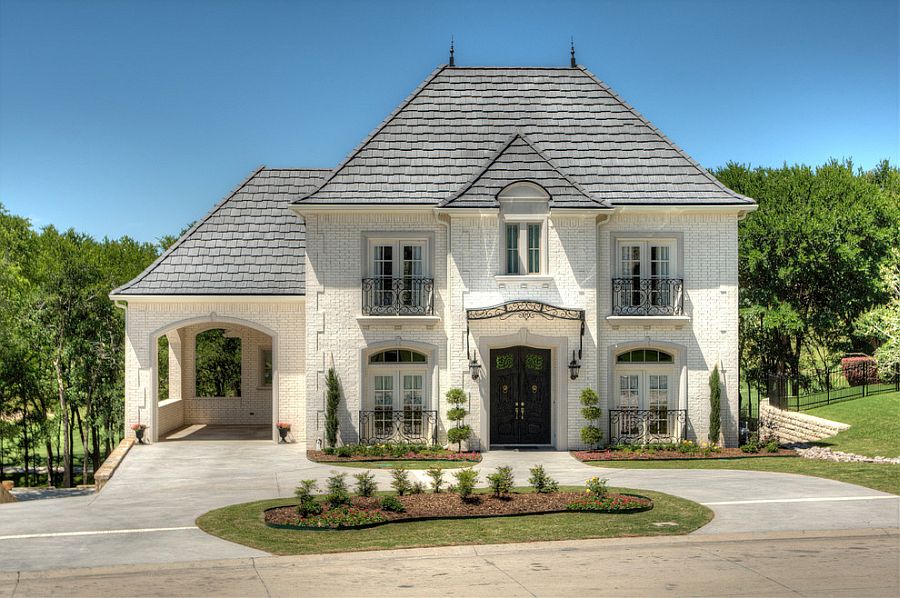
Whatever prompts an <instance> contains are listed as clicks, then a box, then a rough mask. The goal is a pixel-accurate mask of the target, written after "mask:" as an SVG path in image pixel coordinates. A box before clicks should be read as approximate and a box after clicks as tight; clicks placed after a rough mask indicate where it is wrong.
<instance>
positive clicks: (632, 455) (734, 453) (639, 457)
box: [572, 448, 798, 461]
mask: <svg viewBox="0 0 900 598" xmlns="http://www.w3.org/2000/svg"><path fill="white" fill-rule="evenodd" d="M572 456H573V457H575V458H576V459H578V460H579V461H666V460H675V459H678V460H685V459H735V458H742V459H743V458H751V459H752V458H754V457H797V456H798V455H797V453H796V452H795V451H793V450H791V449H785V448H780V449H778V452H775V453H768V452H765V451H762V452H759V453H745V452H744V451H742V450H741V449H739V448H723V449H719V450H718V451H717V452H715V453H710V454H708V455H703V454H699V453H695V454H690V453H679V452H678V451H657V452H655V453H638V452H633V451H613V450H604V451H573V452H572Z"/></svg>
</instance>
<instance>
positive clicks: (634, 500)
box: [566, 494, 653, 513]
mask: <svg viewBox="0 0 900 598" xmlns="http://www.w3.org/2000/svg"><path fill="white" fill-rule="evenodd" d="M651 508H653V501H652V500H650V499H649V498H643V497H640V496H628V495H625V494H614V495H613V496H604V497H597V496H588V497H587V498H579V499H577V500H574V501H572V502H570V503H569V504H567V505H566V510H568V511H589V512H595V513H623V512H625V513H627V512H629V511H646V510H647V509H651Z"/></svg>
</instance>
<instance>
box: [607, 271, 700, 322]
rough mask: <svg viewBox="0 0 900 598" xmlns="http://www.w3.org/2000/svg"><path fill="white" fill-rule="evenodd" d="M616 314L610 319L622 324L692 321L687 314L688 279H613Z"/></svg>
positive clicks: (612, 287)
mask: <svg viewBox="0 0 900 598" xmlns="http://www.w3.org/2000/svg"><path fill="white" fill-rule="evenodd" d="M611 289H612V314H611V315H610V316H607V318H606V319H607V320H608V321H609V322H610V323H611V324H613V326H617V325H620V324H626V325H627V324H652V323H654V322H658V323H669V324H674V325H676V326H682V325H684V324H686V323H687V322H689V321H690V318H689V317H688V316H687V315H686V314H685V313H684V280H682V279H681V278H638V277H631V278H613V279H612V285H611Z"/></svg>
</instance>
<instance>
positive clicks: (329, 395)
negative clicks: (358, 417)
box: [325, 368, 341, 446]
mask: <svg viewBox="0 0 900 598" xmlns="http://www.w3.org/2000/svg"><path fill="white" fill-rule="evenodd" d="M325 386H326V388H327V392H326V394H325V443H326V444H327V445H328V446H335V445H336V444H337V437H338V414H337V410H338V406H339V405H340V404H341V385H340V383H339V382H338V377H337V373H335V371H334V368H328V375H327V376H326V377H325Z"/></svg>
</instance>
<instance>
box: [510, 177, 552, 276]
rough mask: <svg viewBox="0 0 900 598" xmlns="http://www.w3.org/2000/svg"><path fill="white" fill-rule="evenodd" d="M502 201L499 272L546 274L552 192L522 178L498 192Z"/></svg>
mask: <svg viewBox="0 0 900 598" xmlns="http://www.w3.org/2000/svg"><path fill="white" fill-rule="evenodd" d="M497 200H498V201H499V202H500V223H501V231H500V240H501V247H500V250H501V253H500V256H501V260H500V261H501V263H500V273H501V274H505V275H528V274H532V275H535V274H547V213H548V210H549V201H550V195H549V194H548V193H547V191H546V190H545V189H544V188H543V187H541V186H540V185H537V184H535V183H532V182H529V181H519V182H516V183H512V184H511V185H508V186H507V187H506V188H504V189H503V190H502V191H500V193H499V194H498V195H497Z"/></svg>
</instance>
